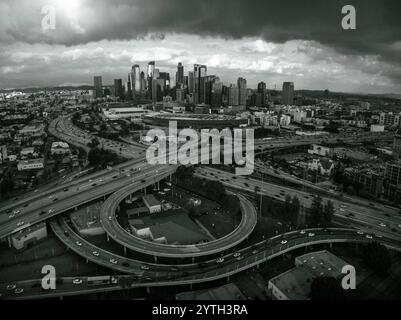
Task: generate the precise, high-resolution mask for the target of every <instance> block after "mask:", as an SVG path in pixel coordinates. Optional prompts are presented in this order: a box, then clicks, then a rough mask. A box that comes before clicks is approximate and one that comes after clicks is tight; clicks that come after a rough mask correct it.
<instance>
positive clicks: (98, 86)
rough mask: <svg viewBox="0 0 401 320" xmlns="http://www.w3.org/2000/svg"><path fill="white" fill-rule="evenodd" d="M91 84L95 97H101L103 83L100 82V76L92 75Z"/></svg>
mask: <svg viewBox="0 0 401 320" xmlns="http://www.w3.org/2000/svg"><path fill="white" fill-rule="evenodd" d="M93 86H94V89H95V98H102V97H103V84H102V77H101V76H94V77H93Z"/></svg>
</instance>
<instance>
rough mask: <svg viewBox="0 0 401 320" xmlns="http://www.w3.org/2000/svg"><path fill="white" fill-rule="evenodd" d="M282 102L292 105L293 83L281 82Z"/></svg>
mask: <svg viewBox="0 0 401 320" xmlns="http://www.w3.org/2000/svg"><path fill="white" fill-rule="evenodd" d="M282 104H284V105H293V104H294V83H293V82H283V96H282Z"/></svg>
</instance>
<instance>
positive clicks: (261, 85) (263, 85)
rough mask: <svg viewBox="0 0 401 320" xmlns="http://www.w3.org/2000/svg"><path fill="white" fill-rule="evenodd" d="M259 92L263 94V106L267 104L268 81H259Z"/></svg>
mask: <svg viewBox="0 0 401 320" xmlns="http://www.w3.org/2000/svg"><path fill="white" fill-rule="evenodd" d="M258 93H260V95H261V105H262V106H264V105H266V94H267V90H266V83H264V82H263V81H262V82H259V83H258Z"/></svg>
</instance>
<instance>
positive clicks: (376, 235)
mask: <svg viewBox="0 0 401 320" xmlns="http://www.w3.org/2000/svg"><path fill="white" fill-rule="evenodd" d="M375 237H376V238H383V236H382V235H380V234H375Z"/></svg>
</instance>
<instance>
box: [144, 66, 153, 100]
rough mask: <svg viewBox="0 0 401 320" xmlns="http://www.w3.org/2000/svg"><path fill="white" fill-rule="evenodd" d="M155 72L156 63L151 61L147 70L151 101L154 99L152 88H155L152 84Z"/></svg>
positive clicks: (148, 91) (148, 90)
mask: <svg viewBox="0 0 401 320" xmlns="http://www.w3.org/2000/svg"><path fill="white" fill-rule="evenodd" d="M154 72H155V62H154V61H150V62H149V63H148V70H147V73H148V74H147V79H146V80H147V81H146V82H147V85H146V86H147V96H148V98H149V99H152V87H153V83H152V80H153V75H154Z"/></svg>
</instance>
